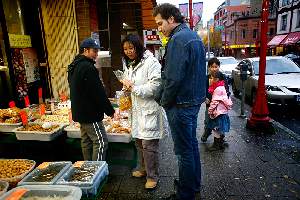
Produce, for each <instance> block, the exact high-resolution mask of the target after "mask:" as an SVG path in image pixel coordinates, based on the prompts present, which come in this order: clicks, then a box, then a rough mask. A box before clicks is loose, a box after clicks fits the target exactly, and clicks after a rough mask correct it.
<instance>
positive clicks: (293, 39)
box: [281, 32, 300, 45]
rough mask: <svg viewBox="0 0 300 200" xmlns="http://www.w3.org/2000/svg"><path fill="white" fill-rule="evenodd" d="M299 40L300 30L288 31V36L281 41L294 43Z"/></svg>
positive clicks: (284, 43) (285, 43)
mask: <svg viewBox="0 0 300 200" xmlns="http://www.w3.org/2000/svg"><path fill="white" fill-rule="evenodd" d="M299 40H300V32H293V33H289V34H288V36H287V37H286V38H285V39H284V40H283V41H282V42H281V44H283V45H289V44H295V43H297V42H298V41H299Z"/></svg>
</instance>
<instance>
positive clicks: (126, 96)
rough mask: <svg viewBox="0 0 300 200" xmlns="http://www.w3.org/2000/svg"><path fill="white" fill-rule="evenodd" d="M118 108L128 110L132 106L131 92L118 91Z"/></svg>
mask: <svg viewBox="0 0 300 200" xmlns="http://www.w3.org/2000/svg"><path fill="white" fill-rule="evenodd" d="M118 102H119V109H120V110H121V111H124V110H128V109H130V108H131V107H132V103H131V93H130V92H129V91H123V90H122V91H119V101H118Z"/></svg>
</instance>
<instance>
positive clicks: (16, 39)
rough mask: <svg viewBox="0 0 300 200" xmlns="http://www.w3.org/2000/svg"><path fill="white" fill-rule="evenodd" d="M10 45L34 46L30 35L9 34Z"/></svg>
mask: <svg viewBox="0 0 300 200" xmlns="http://www.w3.org/2000/svg"><path fill="white" fill-rule="evenodd" d="M8 37H9V45H10V47H11V48H27V47H32V45H31V38H30V35H15V34H10V33H9V34H8Z"/></svg>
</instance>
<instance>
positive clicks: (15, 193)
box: [0, 185, 82, 200]
mask: <svg viewBox="0 0 300 200" xmlns="http://www.w3.org/2000/svg"><path fill="white" fill-rule="evenodd" d="M54 196H56V197H61V198H63V199H65V200H80V199H81V196H82V192H81V190H80V188H78V187H74V186H66V185H24V186H19V187H16V188H14V189H12V190H10V191H8V192H7V193H5V194H4V195H3V196H2V197H0V200H10V199H13V198H14V197H15V198H16V199H19V198H21V197H22V199H24V200H26V199H27V198H26V197H28V198H29V197H33V198H36V199H43V197H44V198H46V197H54ZM17 197H19V198H17Z"/></svg>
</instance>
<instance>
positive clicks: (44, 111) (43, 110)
mask: <svg viewBox="0 0 300 200" xmlns="http://www.w3.org/2000/svg"><path fill="white" fill-rule="evenodd" d="M45 113H46V107H45V104H43V103H42V104H40V114H41V115H45Z"/></svg>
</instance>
